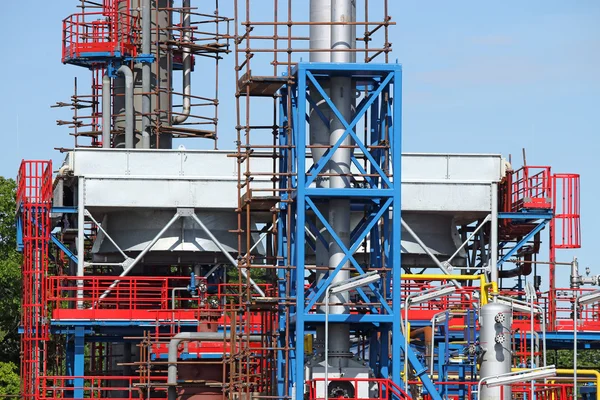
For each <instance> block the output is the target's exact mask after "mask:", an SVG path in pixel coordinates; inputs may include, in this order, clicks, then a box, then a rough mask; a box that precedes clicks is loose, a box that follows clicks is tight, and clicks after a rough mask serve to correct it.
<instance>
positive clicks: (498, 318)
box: [494, 313, 506, 324]
mask: <svg viewBox="0 0 600 400" xmlns="http://www.w3.org/2000/svg"><path fill="white" fill-rule="evenodd" d="M494 321H496V323H498V324H501V323H503V322H504V321H506V317H505V316H504V314H503V313H498V314H496V316H495V317H494Z"/></svg>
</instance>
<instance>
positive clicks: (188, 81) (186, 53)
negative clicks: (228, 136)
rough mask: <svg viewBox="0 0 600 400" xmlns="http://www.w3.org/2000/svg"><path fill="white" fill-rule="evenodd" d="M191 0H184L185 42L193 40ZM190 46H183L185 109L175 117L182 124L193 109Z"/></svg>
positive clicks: (175, 120) (174, 122)
mask: <svg viewBox="0 0 600 400" xmlns="http://www.w3.org/2000/svg"><path fill="white" fill-rule="evenodd" d="M190 7H191V0H183V11H182V14H183V42H184V43H189V42H191V36H190V14H191V10H190ZM190 51H191V50H190V48H189V47H184V48H183V110H182V112H181V115H176V116H175V117H173V124H174V125H177V124H181V123H183V122H185V120H187V119H188V117H189V115H190V111H191V109H192V100H191V94H192V57H191V54H190Z"/></svg>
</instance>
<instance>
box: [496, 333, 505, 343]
mask: <svg viewBox="0 0 600 400" xmlns="http://www.w3.org/2000/svg"><path fill="white" fill-rule="evenodd" d="M505 340H506V339H505V338H504V335H503V334H501V333H499V334H497V335H496V337H495V338H494V341H495V342H496V343H498V344H503V343H504V341H505Z"/></svg>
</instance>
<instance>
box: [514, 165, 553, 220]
mask: <svg viewBox="0 0 600 400" xmlns="http://www.w3.org/2000/svg"><path fill="white" fill-rule="evenodd" d="M507 183H508V185H509V199H507V200H509V202H506V203H507V204H505V209H504V211H506V212H518V211H521V210H523V209H548V210H549V209H551V208H552V179H551V175H550V167H538V166H526V167H522V168H520V169H518V170H516V171H514V172H513V173H512V174H511V175H510V176H509V181H508V182H507Z"/></svg>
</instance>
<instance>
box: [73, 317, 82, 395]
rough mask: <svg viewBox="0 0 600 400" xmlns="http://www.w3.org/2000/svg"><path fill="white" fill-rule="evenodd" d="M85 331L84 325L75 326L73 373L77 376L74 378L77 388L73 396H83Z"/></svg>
mask: <svg viewBox="0 0 600 400" xmlns="http://www.w3.org/2000/svg"><path fill="white" fill-rule="evenodd" d="M84 335H85V331H84V327H83V326H76V327H75V334H74V335H73V340H74V354H73V375H74V376H76V378H75V379H74V386H75V390H74V391H73V398H75V399H82V398H83V376H84V374H85V371H84V365H85V357H84V353H85V336H84Z"/></svg>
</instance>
